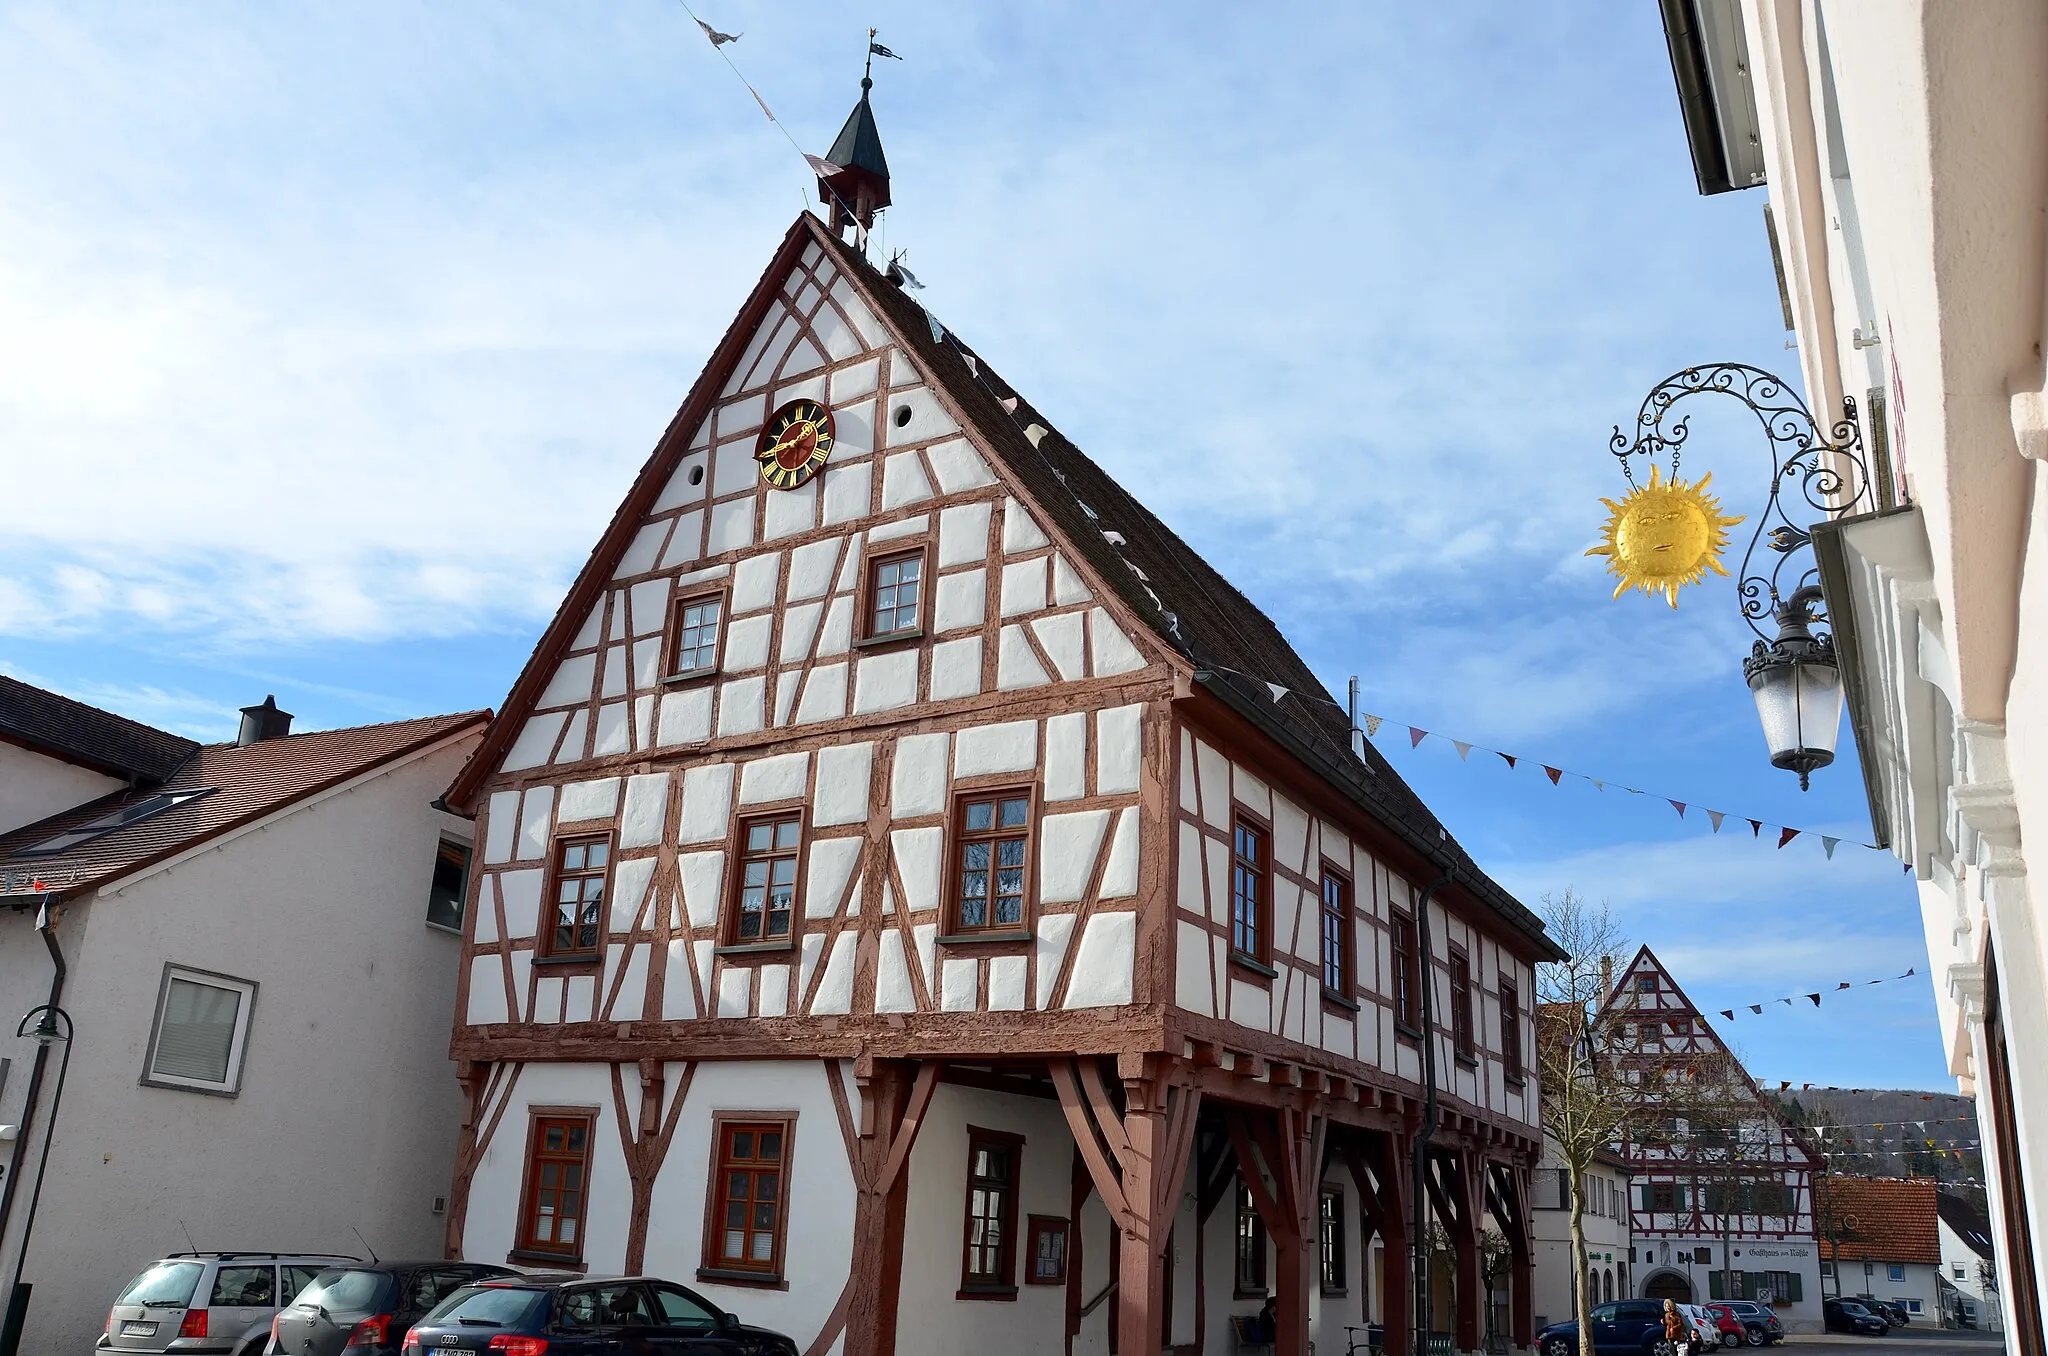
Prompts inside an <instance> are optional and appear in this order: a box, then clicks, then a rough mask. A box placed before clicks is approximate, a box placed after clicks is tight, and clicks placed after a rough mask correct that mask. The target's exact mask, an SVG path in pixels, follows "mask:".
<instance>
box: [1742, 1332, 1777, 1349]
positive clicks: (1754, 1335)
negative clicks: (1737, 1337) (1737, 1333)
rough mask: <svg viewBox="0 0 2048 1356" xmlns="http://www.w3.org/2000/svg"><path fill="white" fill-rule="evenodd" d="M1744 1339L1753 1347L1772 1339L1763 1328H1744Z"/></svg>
mask: <svg viewBox="0 0 2048 1356" xmlns="http://www.w3.org/2000/svg"><path fill="white" fill-rule="evenodd" d="M1742 1340H1743V1341H1745V1342H1747V1343H1749V1344H1750V1345H1751V1346H1753V1347H1760V1346H1763V1345H1765V1344H1766V1343H1768V1342H1769V1341H1770V1340H1771V1339H1770V1337H1769V1336H1768V1335H1766V1334H1765V1332H1764V1330H1763V1329H1762V1328H1744V1329H1743V1330H1742Z"/></svg>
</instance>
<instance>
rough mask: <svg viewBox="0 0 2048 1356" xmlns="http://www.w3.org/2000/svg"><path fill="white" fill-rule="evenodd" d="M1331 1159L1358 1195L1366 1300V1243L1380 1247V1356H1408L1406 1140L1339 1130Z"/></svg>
mask: <svg viewBox="0 0 2048 1356" xmlns="http://www.w3.org/2000/svg"><path fill="white" fill-rule="evenodd" d="M1333 1138H1334V1141H1335V1145H1336V1149H1337V1155H1338V1157H1339V1158H1340V1159H1341V1160H1342V1161H1343V1163H1344V1167H1345V1169H1346V1170H1347V1171H1348V1172H1349V1173H1350V1174H1351V1182H1352V1185H1353V1186H1354V1187H1356V1188H1357V1190H1358V1203H1359V1222H1360V1243H1359V1249H1358V1254H1359V1256H1358V1266H1359V1282H1358V1283H1359V1293H1360V1294H1362V1295H1370V1294H1372V1293H1373V1292H1372V1238H1373V1235H1375V1234H1377V1235H1379V1238H1380V1242H1381V1244H1382V1252H1381V1262H1380V1265H1381V1268H1382V1271H1383V1274H1384V1277H1385V1279H1384V1283H1383V1284H1384V1292H1383V1293H1384V1296H1385V1299H1384V1303H1383V1307H1382V1311H1381V1328H1382V1330H1383V1332H1384V1334H1385V1335H1384V1338H1383V1341H1384V1343H1385V1352H1386V1356H1410V1348H1412V1347H1413V1346H1414V1344H1415V1319H1414V1315H1413V1313H1412V1309H1413V1307H1414V1289H1415V1282H1414V1278H1413V1277H1412V1276H1411V1275H1410V1274H1409V1273H1410V1269H1411V1259H1410V1256H1409V1251H1408V1234H1409V1218H1410V1210H1409V1205H1408V1192H1409V1180H1408V1146H1409V1144H1410V1137H1409V1136H1407V1135H1403V1134H1399V1133H1394V1132H1388V1131H1371V1130H1351V1129H1340V1130H1338V1131H1335V1132H1334V1134H1333Z"/></svg>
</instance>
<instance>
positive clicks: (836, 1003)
mask: <svg viewBox="0 0 2048 1356" xmlns="http://www.w3.org/2000/svg"><path fill="white" fill-rule="evenodd" d="M858 940H859V939H858V938H857V937H855V935H854V934H853V933H851V932H842V933H840V934H839V935H838V936H837V937H834V938H833V939H832V955H831V957H830V958H829V959H828V960H826V962H825V975H824V977H823V978H822V979H820V980H819V981H818V995H817V997H816V998H814V999H812V1000H811V1011H812V1012H814V1013H843V1012H846V1011H848V1010H849V1009H851V1008H852V1007H853V958H854V947H855V944H856V943H857V942H858Z"/></svg>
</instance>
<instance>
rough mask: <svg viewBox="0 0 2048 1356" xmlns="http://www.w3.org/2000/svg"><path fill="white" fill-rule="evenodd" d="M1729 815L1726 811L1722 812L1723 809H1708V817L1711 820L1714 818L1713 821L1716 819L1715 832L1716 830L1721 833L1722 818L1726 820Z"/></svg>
mask: <svg viewBox="0 0 2048 1356" xmlns="http://www.w3.org/2000/svg"><path fill="white" fill-rule="evenodd" d="M1727 817H1728V816H1727V815H1726V814H1725V813H1724V812H1722V811H1720V810H1709V811H1707V818H1708V819H1711V820H1713V821H1714V832H1715V833H1719V832H1720V831H1721V821H1722V820H1724V819H1726V818H1727Z"/></svg>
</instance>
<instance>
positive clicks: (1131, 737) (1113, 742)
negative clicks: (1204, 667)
mask: <svg viewBox="0 0 2048 1356" xmlns="http://www.w3.org/2000/svg"><path fill="white" fill-rule="evenodd" d="M1144 714H1145V708H1144V707H1143V706H1137V705H1132V706H1112V707H1110V708H1108V709H1107V710H1103V711H1098V712H1097V713H1096V715H1095V739H1096V748H1095V792H1096V794H1097V795H1102V796H1114V795H1123V794H1126V793H1128V792H1132V791H1136V790H1137V789H1138V774H1139V769H1140V767H1141V766H1142V764H1143V762H1144V742H1145V740H1144V724H1143V717H1144ZM1188 808H1189V809H1191V810H1192V809H1193V808H1194V806H1193V805H1192V804H1190V805H1189V806H1188Z"/></svg>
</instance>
